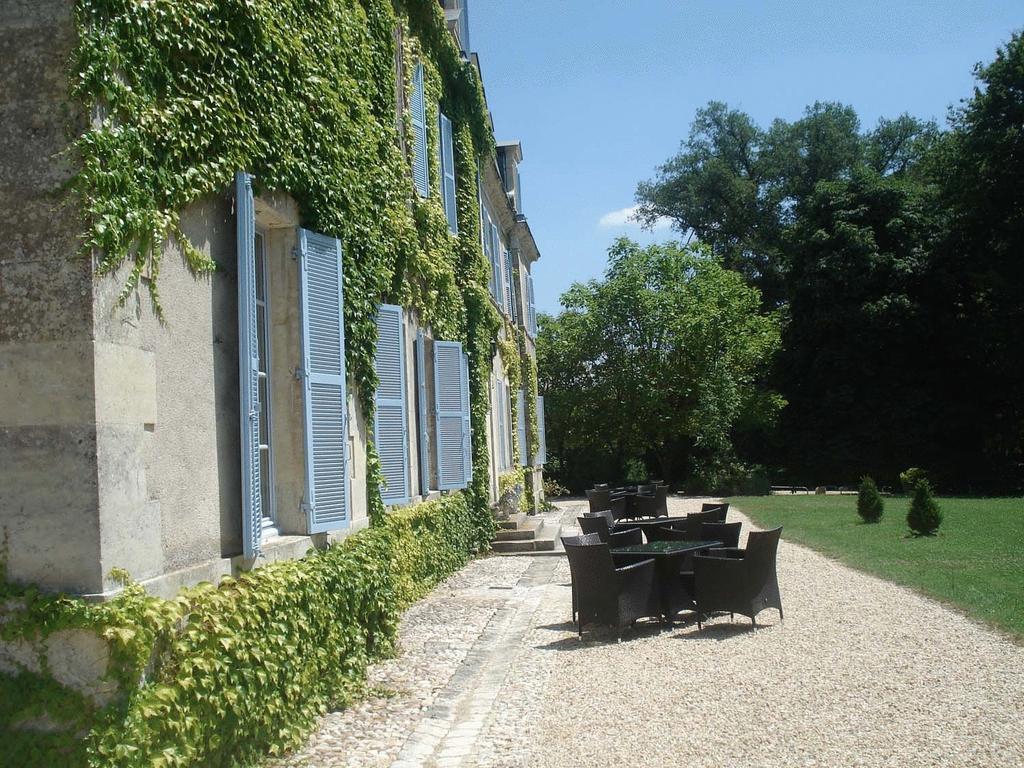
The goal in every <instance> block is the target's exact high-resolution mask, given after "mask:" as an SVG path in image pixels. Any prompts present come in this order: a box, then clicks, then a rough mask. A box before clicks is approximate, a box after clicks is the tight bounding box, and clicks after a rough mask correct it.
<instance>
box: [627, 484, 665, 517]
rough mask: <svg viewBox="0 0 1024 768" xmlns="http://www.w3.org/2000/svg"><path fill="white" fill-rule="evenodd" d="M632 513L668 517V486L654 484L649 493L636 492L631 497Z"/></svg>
mask: <svg viewBox="0 0 1024 768" xmlns="http://www.w3.org/2000/svg"><path fill="white" fill-rule="evenodd" d="M633 514H634V516H636V517H668V486H667V485H658V486H654V490H653V491H652V492H651V493H650V494H640V493H638V494H637V495H636V496H635V497H634V498H633Z"/></svg>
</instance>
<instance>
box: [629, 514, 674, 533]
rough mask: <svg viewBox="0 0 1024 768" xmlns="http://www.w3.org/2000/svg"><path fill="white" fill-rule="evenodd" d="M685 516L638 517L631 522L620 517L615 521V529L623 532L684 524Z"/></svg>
mask: <svg viewBox="0 0 1024 768" xmlns="http://www.w3.org/2000/svg"><path fill="white" fill-rule="evenodd" d="M685 522H686V515H683V516H682V517H679V516H676V517H639V518H636V519H635V520H631V519H630V518H628V517H622V518H619V519H618V520H616V521H615V527H616V528H621V529H623V530H625V529H626V528H647V527H648V526H659V525H670V524H672V523H685Z"/></svg>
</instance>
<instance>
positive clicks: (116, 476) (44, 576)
mask: <svg viewBox="0 0 1024 768" xmlns="http://www.w3.org/2000/svg"><path fill="white" fill-rule="evenodd" d="M441 5H442V7H443V8H444V9H445V12H446V16H447V18H448V21H449V28H450V31H451V33H452V35H453V36H454V38H455V40H456V41H457V43H458V45H459V47H460V49H461V51H462V55H463V56H464V58H466V59H470V60H473V61H475V54H473V56H472V57H471V56H470V46H469V21H468V9H467V7H466V0H459V1H453V0H448V2H442V3H441ZM73 6H74V2H73V0H39V1H38V2H27V1H24V0H15V1H14V2H11V3H4V4H3V8H2V10H0V40H2V42H3V44H2V45H0V62H2V68H3V71H4V73H5V74H4V76H3V79H2V86H0V102H2V109H3V118H4V119H3V123H4V126H5V128H4V131H3V134H2V137H0V222H2V229H3V231H4V232H5V234H6V238H5V239H6V245H5V248H4V249H3V251H2V252H0V531H2V536H3V540H4V543H3V546H4V550H5V555H4V557H5V559H6V570H7V574H6V575H7V578H9V579H11V580H13V581H16V582H23V583H25V582H30V583H35V584H39V585H40V586H42V587H43V588H44V589H47V590H63V591H68V592H71V593H75V594H80V595H87V596H97V597H101V596H107V595H110V594H113V593H114V592H115V591H116V590H117V588H118V586H117V583H116V582H115V581H114V580H113V579H112V578H111V571H112V570H113V569H124V570H126V571H127V572H128V573H129V574H130V575H131V576H132V577H133V578H134V579H136V580H138V581H140V582H141V583H143V584H144V585H145V586H146V588H147V589H148V590H150V591H151V592H153V593H155V594H161V595H165V596H166V595H170V594H173V593H174V592H175V591H176V590H177V588H178V587H180V586H182V585H186V584H193V583H197V582H199V581H203V580H207V581H214V582H216V581H217V580H218V579H219V578H220V577H222V576H223V575H226V574H231V573H235V572H237V571H239V570H242V569H248V568H251V567H253V565H258V564H259V563H260V562H265V561H267V560H274V559H280V558H294V557H300V556H302V555H303V554H304V553H305V552H306V551H307V550H308V549H309V547H310V546H323V545H324V544H325V543H326V542H327V541H329V540H331V539H333V538H337V537H341V536H345V535H347V534H348V533H350V532H352V531H355V530H358V529H359V528H361V527H363V526H365V525H366V524H367V509H368V499H367V482H366V475H367V444H368V442H369V441H370V439H371V438H372V442H373V443H374V444H375V446H376V449H377V452H378V453H379V455H380V462H381V472H382V474H383V477H384V479H385V481H386V486H385V487H384V489H383V492H382V496H383V500H384V502H385V503H386V504H387V505H392V506H399V505H407V504H415V503H417V502H419V501H421V500H423V499H426V498H431V497H434V496H436V495H438V494H442V493H447V492H452V491H455V490H457V489H459V488H463V487H465V485H466V483H467V482H468V480H469V475H470V471H471V461H470V456H469V435H470V431H471V430H484V431H485V432H486V434H487V438H488V444H489V452H490V478H489V481H490V489H491V497H492V501H493V502H495V503H496V502H497V500H498V496H499V478H500V477H501V476H502V475H503V474H505V473H507V472H509V471H511V470H514V469H516V467H514V466H513V464H514V457H515V455H516V453H517V452H518V455H519V457H520V459H519V463H520V464H521V465H522V466H523V467H524V468H525V472H526V475H527V476H528V477H529V478H530V482H528V483H526V486H527V487H528V488H530V489H532V492H533V493H534V494H539V493H540V489H541V487H542V483H541V467H542V465H543V463H544V456H543V430H542V428H541V429H540V435H539V437H540V446H541V448H540V450H539V451H537V452H536V453H537V455H532V456H531V455H528V454H529V449H528V446H527V439H526V424H525V421H524V418H523V416H524V414H525V412H526V411H527V410H528V409H527V408H526V407H525V405H526V404H525V398H526V396H527V395H526V392H525V391H524V390H522V389H518V390H516V391H512V389H511V387H510V386H509V382H508V378H507V377H506V375H505V373H504V370H505V367H504V361H502V359H501V354H500V352H497V351H496V352H495V354H494V359H493V370H492V372H491V386H490V398H491V399H490V405H491V407H490V412H489V415H488V420H487V422H486V423H473V422H472V419H471V418H470V409H469V405H468V404H469V392H468V383H467V363H466V357H465V355H464V353H463V350H462V348H461V344H459V343H458V342H455V341H447V340H444V339H441V338H437V339H435V338H434V334H433V333H432V331H431V328H429V327H425V326H423V325H421V324H420V323H419V321H418V318H417V315H416V312H415V311H412V310H410V309H407V308H404V307H401V306H397V305H388V304H383V305H381V306H380V309H379V314H378V317H377V327H378V333H379V337H378V343H377V356H376V372H377V375H378V378H379V379H380V386H379V388H378V389H377V392H376V403H375V404H376V411H375V413H376V415H375V418H374V423H365V421H364V419H363V415H362V414H363V412H364V410H363V408H362V407H361V406H360V403H359V402H358V395H357V394H356V393H355V388H354V387H353V386H352V382H351V376H350V372H349V371H347V370H346V357H345V347H344V334H345V328H344V321H343V317H344V314H343V302H344V291H343V289H342V285H343V283H344V280H345V275H344V274H343V268H342V266H341V265H342V262H341V260H340V258H339V255H340V249H341V243H340V241H338V240H336V239H334V238H332V237H327V236H325V235H322V234H319V233H317V232H313V231H309V230H308V229H306V228H304V222H303V220H302V218H301V215H300V210H299V206H298V204H297V203H296V201H295V200H293V199H292V198H290V197H289V196H288V195H285V194H275V193H272V192H254V186H253V179H252V177H251V176H250V175H249V174H248V173H246V171H245V169H239V172H238V173H237V174H236V177H235V182H234V184H233V186H231V187H230V188H226V189H223V190H221V191H220V192H219V193H217V194H212V195H208V196H206V197H204V198H203V199H201V200H198V201H196V202H193V203H191V204H189V205H188V206H187V207H186V208H184V209H183V210H181V211H180V222H181V231H182V232H183V234H184V235H185V236H186V237H187V238H188V240H189V242H191V243H192V244H193V245H194V246H195V247H196V248H198V249H199V251H200V252H201V253H203V254H204V255H206V256H209V257H211V258H212V259H213V260H214V261H216V263H217V265H218V267H219V269H218V270H217V271H216V272H215V273H213V274H212V275H211V276H210V277H208V278H205V279H197V278H196V277H195V276H194V275H193V274H192V273H191V272H190V271H189V270H188V269H187V267H186V266H185V264H184V259H183V258H182V250H181V245H180V244H179V243H176V242H175V241H174V240H169V241H168V242H167V243H166V244H165V245H164V246H163V248H164V259H163V262H162V263H163V265H164V266H163V269H162V270H161V272H160V275H159V281H160V295H161V296H162V299H163V303H164V305H165V306H166V307H167V308H168V309H167V316H166V321H165V322H162V321H161V320H160V319H159V318H158V317H157V316H156V314H155V313H154V311H153V309H152V307H151V306H150V305H149V303H148V302H147V300H146V298H145V296H144V292H143V295H142V296H139V295H131V296H130V297H129V298H128V301H127V302H121V301H119V293H120V291H121V288H122V287H123V285H124V280H125V275H124V274H123V273H118V274H113V275H109V276H102V277H100V276H98V275H97V274H96V263H95V260H94V261H93V262H92V263H90V261H89V260H88V259H81V258H76V257H75V254H76V253H77V252H79V251H80V247H81V237H82V224H81V219H82V216H81V214H82V212H81V211H78V210H73V209H69V208H68V206H67V205H57V203H56V202H55V201H57V200H60V199H61V198H60V196H59V194H58V193H59V191H60V189H61V187H62V185H63V184H64V183H65V182H67V180H68V179H69V178H70V177H71V176H72V175H73V174H74V173H75V165H74V162H75V161H74V159H73V158H72V157H71V156H70V155H69V154H68V153H67V152H66V150H67V149H68V146H69V141H70V138H69V137H73V136H75V135H78V134H80V133H82V132H83V131H85V130H86V129H87V128H88V127H89V125H90V121H92V120H95V119H96V116H95V115H88V114H82V113H81V112H80V110H78V109H76V108H75V107H74V105H73V102H72V101H71V100H70V99H69V95H68V93H69V85H70V84H69V82H68V78H69V75H68V68H67V62H68V59H69V57H70V54H71V51H72V49H73V47H74V44H75V34H76V32H75V26H74V20H73ZM397 66H400V64H398V65H397ZM478 69H479V68H478ZM409 80H410V81H411V83H412V86H411V89H410V90H409V92H407V93H401V94H399V95H398V99H397V109H398V113H399V115H400V116H401V115H402V114H403V112H408V113H409V114H410V116H411V124H412V126H413V130H412V135H406V136H404V137H403V141H406V142H410V143H412V144H413V145H414V146H413V149H412V155H413V156H414V157H415V161H414V163H413V166H414V167H413V168H412V175H413V177H414V179H415V186H416V189H417V191H418V193H419V194H420V195H422V196H424V197H426V196H438V198H439V199H440V201H441V202H442V204H443V206H444V208H445V213H446V215H447V217H448V221H449V227H450V228H451V230H452V235H453V236H457V231H456V230H457V219H456V217H455V212H454V206H455V205H456V195H455V166H454V163H453V160H452V135H451V130H452V129H451V123H450V121H448V119H447V118H446V117H445V116H444V115H443V114H440V115H439V118H438V122H437V125H436V126H434V125H429V126H428V125H427V123H428V115H431V114H433V113H435V112H436V111H437V108H436V105H434V106H433V109H428V108H427V107H428V106H429V105H426V104H425V100H426V99H427V98H428V96H427V95H426V94H425V92H424V85H423V75H422V72H421V71H414V72H413V73H412V75H411V77H410V78H409ZM399 82H402V78H401V77H400V78H399ZM428 129H429V131H436V132H437V133H436V135H437V136H439V138H440V141H439V142H438V152H439V157H438V158H437V162H436V163H434V164H433V167H438V168H440V169H441V173H440V174H431V167H432V165H431V163H428V162H427V154H428V153H427V147H428V144H427V140H426V137H427V133H428ZM431 135H434V134H431ZM497 147H498V148H497V152H496V155H495V156H494V157H493V158H491V159H488V160H485V161H484V162H482V163H481V165H480V168H479V179H480V210H481V217H480V218H481V232H482V233H483V236H482V241H481V248H482V249H483V252H484V254H485V255H486V256H487V258H488V260H489V263H490V266H491V275H490V285H489V288H490V296H491V301H492V302H493V305H494V308H495V309H496V310H497V311H498V312H499V313H500V314H501V315H502V316H503V317H505V318H506V319H507V323H508V326H507V327H512V328H516V329H519V331H521V332H522V335H523V339H524V340H523V343H522V344H521V345H520V346H521V347H522V349H523V351H524V353H525V354H526V355H529V356H533V355H534V347H533V343H534V341H533V340H534V337H535V335H536V313H535V310H534V303H533V278H532V276H531V268H532V265H533V264H534V263H535V262H536V260H537V259H538V258H539V252H538V249H537V245H536V243H535V241H534V238H533V235H532V234H531V232H530V227H529V224H528V223H527V220H526V217H525V215H524V211H523V206H522V192H521V185H520V173H519V164H520V162H521V161H522V157H523V155H522V150H521V147H520V146H519V144H518V143H516V142H508V143H498V145H497ZM256 189H259V185H258V184H257V185H256ZM148 279H149V276H148V275H145V274H144V275H143V276H142V285H143V287H145V283H146V281H147V280H148ZM501 334H502V335H504V334H505V330H502V331H501ZM513 408H515V409H516V411H517V413H518V415H519V419H517V420H515V421H514V420H513V416H512V413H513ZM537 421H538V422H539V425H540V426H541V427H542V423H543V402H542V400H541V402H539V404H538V418H537ZM516 449H518V450H516ZM537 502H538V499H537V498H534V499H533V500H532V503H533V504H534V505H536V503H537Z"/></svg>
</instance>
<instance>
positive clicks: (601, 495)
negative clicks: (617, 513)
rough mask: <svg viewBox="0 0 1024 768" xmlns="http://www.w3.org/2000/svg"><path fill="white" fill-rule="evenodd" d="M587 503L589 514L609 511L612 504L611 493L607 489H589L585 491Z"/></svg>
mask: <svg viewBox="0 0 1024 768" xmlns="http://www.w3.org/2000/svg"><path fill="white" fill-rule="evenodd" d="M587 502H588V503H589V504H590V511H591V512H600V511H601V510H603V509H609V508H610V507H611V504H612V492H611V491H609V490H608V489H607V488H591V489H590V490H589V491H587Z"/></svg>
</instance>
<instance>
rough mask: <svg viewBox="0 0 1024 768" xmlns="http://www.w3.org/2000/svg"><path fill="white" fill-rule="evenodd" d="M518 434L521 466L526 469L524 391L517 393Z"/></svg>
mask: <svg viewBox="0 0 1024 768" xmlns="http://www.w3.org/2000/svg"><path fill="white" fill-rule="evenodd" d="M516 432H517V436H518V438H519V466H521V467H525V466H527V464H528V461H527V456H526V451H527V446H526V392H525V390H522V389H520V390H519V391H518V392H516Z"/></svg>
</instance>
